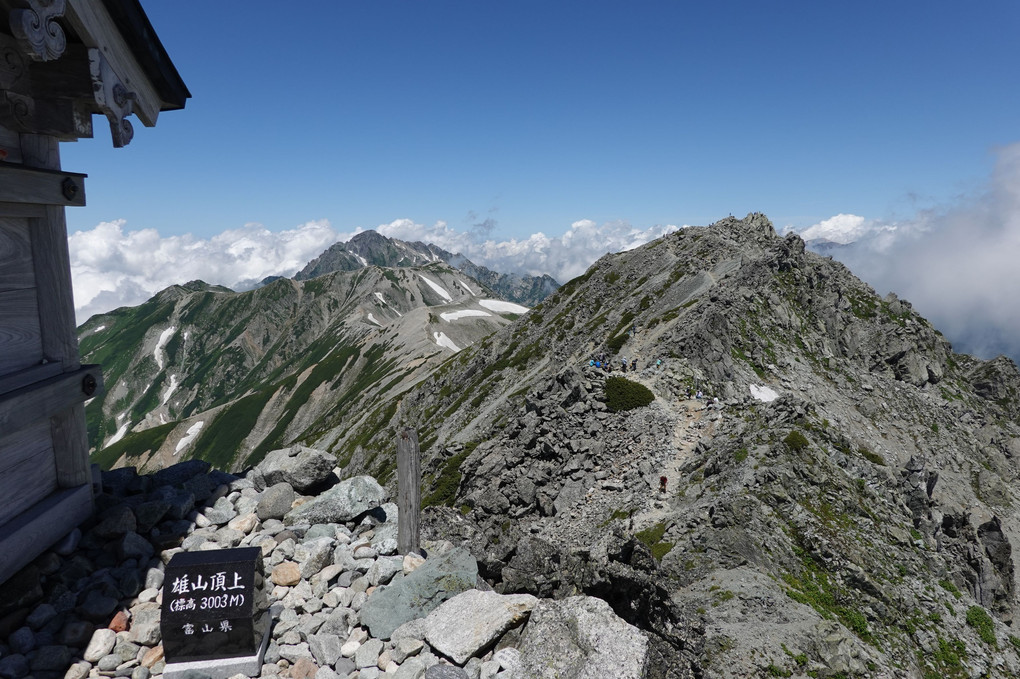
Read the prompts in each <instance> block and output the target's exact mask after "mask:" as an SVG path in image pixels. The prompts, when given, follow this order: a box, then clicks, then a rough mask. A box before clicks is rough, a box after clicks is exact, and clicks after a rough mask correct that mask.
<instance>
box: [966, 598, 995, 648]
mask: <svg viewBox="0 0 1020 679" xmlns="http://www.w3.org/2000/svg"><path fill="white" fill-rule="evenodd" d="M967 624H968V625H970V626H971V627H973V628H974V629H975V630H977V633H978V636H979V637H981V641H983V642H985V643H986V644H989V645H991V646H998V640H997V639H996V638H995V623H993V622H992V617H991V616H990V615H988V611H986V610H985V609H983V608H981V607H980V606H971V607H970V608H969V609H967Z"/></svg>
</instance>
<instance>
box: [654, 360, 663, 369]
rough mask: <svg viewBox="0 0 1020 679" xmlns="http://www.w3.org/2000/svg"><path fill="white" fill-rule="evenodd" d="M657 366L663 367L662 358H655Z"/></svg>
mask: <svg viewBox="0 0 1020 679" xmlns="http://www.w3.org/2000/svg"><path fill="white" fill-rule="evenodd" d="M655 367H656V368H661V367H662V359H661V358H657V359H655Z"/></svg>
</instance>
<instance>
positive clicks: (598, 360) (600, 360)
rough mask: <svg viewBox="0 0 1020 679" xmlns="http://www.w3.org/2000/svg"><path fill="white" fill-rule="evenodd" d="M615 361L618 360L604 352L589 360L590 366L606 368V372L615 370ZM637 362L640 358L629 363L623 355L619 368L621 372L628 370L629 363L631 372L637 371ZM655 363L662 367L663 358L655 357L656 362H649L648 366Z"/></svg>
mask: <svg viewBox="0 0 1020 679" xmlns="http://www.w3.org/2000/svg"><path fill="white" fill-rule="evenodd" d="M615 362H616V360H615V359H609V358H607V357H606V355H605V354H604V353H601V354H596V355H593V356H592V357H591V359H589V360H588V367H589V368H597V369H599V370H605V371H606V372H613V365H614V364H615ZM637 362H638V360H637V359H636V358H632V359H631V360H630V362H629V363H628V361H627V358H626V357H622V356H621V357H620V368H619V369H620V371H621V372H627V366H628V365H629V366H630V371H631V372H637V369H638V366H637ZM653 365H654V366H655V367H656V368H661V367H662V359H661V358H657V359H655V363H654V364H653V363H649V364H648V366H647V367H649V368H651V367H652V366H653Z"/></svg>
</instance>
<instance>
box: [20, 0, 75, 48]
mask: <svg viewBox="0 0 1020 679" xmlns="http://www.w3.org/2000/svg"><path fill="white" fill-rule="evenodd" d="M65 4H66V3H65V0H28V6H29V9H12V10H11V32H12V33H13V34H14V37H15V38H17V39H18V42H19V43H21V45H22V48H23V49H24V50H25V52H26V54H28V56H29V57H31V58H32V59H33V60H35V61H53V60H54V59H56V58H58V57H59V56H60V55H61V54H63V53H64V49H65V48H66V47H67V37H66V36H65V35H64V29H63V28H61V26H60V24H58V23H57V17H60V16H63V15H64V7H65Z"/></svg>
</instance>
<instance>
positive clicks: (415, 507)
mask: <svg viewBox="0 0 1020 679" xmlns="http://www.w3.org/2000/svg"><path fill="white" fill-rule="evenodd" d="M420 516H421V452H420V451H419V450H418V432H416V431H415V430H413V429H404V430H403V431H402V432H400V434H399V435H398V436H397V551H398V552H399V553H400V554H405V555H406V554H411V553H412V552H414V553H417V552H418V551H419V550H420V548H421V545H420V542H419V534H420V521H421V519H420Z"/></svg>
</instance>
